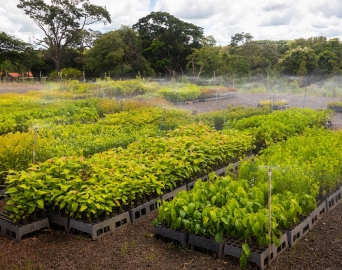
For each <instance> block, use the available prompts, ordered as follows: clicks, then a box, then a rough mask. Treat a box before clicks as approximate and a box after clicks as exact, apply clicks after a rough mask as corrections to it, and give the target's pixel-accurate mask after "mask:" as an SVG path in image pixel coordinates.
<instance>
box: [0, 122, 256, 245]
mask: <svg viewBox="0 0 342 270" xmlns="http://www.w3.org/2000/svg"><path fill="white" fill-rule="evenodd" d="M227 141H229V142H230V144H227V143H226V142H227ZM251 147H252V137H251V136H249V135H247V134H245V133H243V132H235V133H230V134H221V133H218V132H216V131H214V130H212V129H210V128H208V127H205V126H203V125H191V126H189V127H183V128H181V129H179V130H175V131H173V132H172V134H170V137H157V138H142V139H141V140H139V141H137V142H135V143H132V144H130V145H129V146H128V148H127V149H121V148H118V149H113V150H109V151H106V152H102V153H99V154H95V155H93V156H92V157H90V158H84V157H64V158H54V159H50V160H47V161H46V162H43V163H39V164H36V165H33V166H32V167H31V168H30V169H29V170H28V171H10V172H9V174H8V176H7V180H6V183H7V193H8V194H9V195H10V196H11V197H10V199H9V200H8V201H7V206H6V210H7V211H8V213H9V217H10V219H11V220H12V221H13V222H14V223H17V224H18V226H22V225H23V223H24V222H25V221H28V220H34V215H35V214H36V213H37V212H43V213H44V214H47V213H49V217H50V220H51V222H53V223H57V224H59V225H62V226H64V227H65V229H66V230H67V231H69V230H71V229H76V230H79V231H82V232H86V233H89V234H90V235H91V237H92V239H93V240H95V239H97V238H98V237H101V236H103V235H106V234H109V233H110V232H112V231H113V230H116V229H117V228H118V227H122V226H123V225H126V224H129V223H130V222H131V220H132V219H134V220H135V219H136V218H139V217H140V216H143V215H145V213H146V214H147V213H148V212H151V211H153V210H154V209H156V204H157V201H158V200H159V199H160V197H161V199H164V200H166V199H168V198H166V197H165V196H169V195H166V194H168V193H170V192H172V191H173V190H174V189H177V188H180V187H182V186H183V189H185V188H186V184H187V183H188V182H191V181H192V179H194V178H198V177H199V176H200V175H202V174H203V173H206V172H207V171H209V170H212V169H213V168H220V167H221V166H222V164H228V163H230V162H231V161H232V160H233V159H235V158H240V157H244V156H245V153H246V151H250V150H251ZM188 179H191V181H187V180H188ZM164 194H165V195H164ZM163 196H164V197H163ZM134 209H135V210H138V211H135V210H134ZM5 227H6V225H5V224H4V225H3V226H2V230H1V234H3V235H6V236H9V235H8V234H7V233H6V231H7V230H8V229H6V228H5ZM11 238H13V239H16V240H20V237H19V235H16V236H15V237H11Z"/></svg>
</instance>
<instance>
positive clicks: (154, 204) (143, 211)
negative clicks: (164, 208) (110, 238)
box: [128, 197, 160, 222]
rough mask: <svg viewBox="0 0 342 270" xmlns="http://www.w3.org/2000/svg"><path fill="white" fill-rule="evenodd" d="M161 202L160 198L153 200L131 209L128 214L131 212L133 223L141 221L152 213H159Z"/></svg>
mask: <svg viewBox="0 0 342 270" xmlns="http://www.w3.org/2000/svg"><path fill="white" fill-rule="evenodd" d="M159 200H160V197H158V198H156V199H153V200H151V201H149V202H146V203H144V204H142V205H139V206H137V207H135V208H133V209H130V210H129V211H128V212H129V217H130V219H131V222H134V221H136V220H137V219H140V218H142V217H145V216H147V215H148V214H150V213H153V212H155V211H157V209H158V201H159Z"/></svg>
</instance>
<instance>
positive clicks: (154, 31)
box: [133, 12, 204, 75]
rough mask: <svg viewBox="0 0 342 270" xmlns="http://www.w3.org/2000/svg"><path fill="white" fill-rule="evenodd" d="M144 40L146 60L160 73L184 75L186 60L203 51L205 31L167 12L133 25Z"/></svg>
mask: <svg viewBox="0 0 342 270" xmlns="http://www.w3.org/2000/svg"><path fill="white" fill-rule="evenodd" d="M133 29H135V30H137V31H138V33H139V36H140V38H141V40H142V46H143V49H144V57H145V58H146V59H147V61H149V62H150V63H151V66H152V68H153V69H154V70H155V71H156V73H157V74H159V75H162V74H164V75H165V74H173V73H174V72H177V71H181V72H182V73H183V72H184V70H185V68H186V64H187V60H186V57H187V56H188V55H189V54H191V53H192V49H199V48H201V43H200V41H201V39H203V38H204V36H203V29H202V28H201V27H198V26H196V25H194V24H191V23H187V22H184V21H182V20H180V19H178V18H176V17H174V16H172V15H170V14H169V13H167V12H151V13H150V14H149V15H147V16H146V17H144V18H141V19H139V21H138V22H137V23H136V24H134V25H133Z"/></svg>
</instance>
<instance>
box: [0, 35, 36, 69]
mask: <svg viewBox="0 0 342 270" xmlns="http://www.w3.org/2000/svg"><path fill="white" fill-rule="evenodd" d="M37 63H38V57H37V52H36V51H35V50H34V48H33V47H32V46H31V45H30V44H28V43H26V42H24V41H22V40H20V39H17V38H16V37H14V36H10V35H8V34H7V33H5V32H1V33H0V70H2V71H5V72H10V71H12V72H19V73H21V72H26V71H30V70H31V69H32V68H33V67H34V66H35V65H36V64H37Z"/></svg>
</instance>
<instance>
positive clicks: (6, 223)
mask: <svg viewBox="0 0 342 270" xmlns="http://www.w3.org/2000/svg"><path fill="white" fill-rule="evenodd" d="M43 228H50V223H49V220H48V218H38V219H37V220H34V221H28V222H27V224H20V223H18V224H17V223H14V222H13V221H12V220H11V219H10V215H9V213H8V212H6V211H5V212H2V213H0V234H1V235H4V236H6V237H7V238H9V239H12V240H16V241H20V240H21V238H22V237H23V236H24V235H26V234H29V233H33V232H35V231H39V230H41V229H43Z"/></svg>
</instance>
